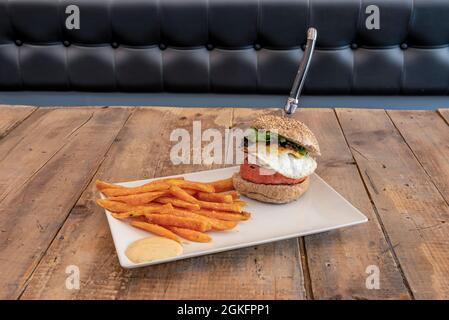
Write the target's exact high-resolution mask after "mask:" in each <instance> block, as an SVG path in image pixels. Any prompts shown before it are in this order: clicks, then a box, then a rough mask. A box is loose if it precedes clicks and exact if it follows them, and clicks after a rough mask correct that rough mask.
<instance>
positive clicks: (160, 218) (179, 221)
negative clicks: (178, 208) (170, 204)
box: [145, 214, 212, 232]
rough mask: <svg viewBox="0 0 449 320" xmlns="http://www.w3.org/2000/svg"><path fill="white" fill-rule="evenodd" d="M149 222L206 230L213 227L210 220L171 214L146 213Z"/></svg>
mask: <svg viewBox="0 0 449 320" xmlns="http://www.w3.org/2000/svg"><path fill="white" fill-rule="evenodd" d="M145 217H146V219H147V221H148V222H151V223H155V224H159V225H163V226H171V227H179V228H186V229H192V230H196V231H201V232H205V231H208V230H210V229H212V226H211V224H210V222H207V221H204V220H200V219H195V218H187V217H178V216H175V215H171V214H146V215H145Z"/></svg>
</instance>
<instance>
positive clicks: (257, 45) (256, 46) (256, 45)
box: [254, 43, 262, 50]
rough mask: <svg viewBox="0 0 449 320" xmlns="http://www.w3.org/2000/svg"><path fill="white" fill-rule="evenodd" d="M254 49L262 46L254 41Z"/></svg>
mask: <svg viewBox="0 0 449 320" xmlns="http://www.w3.org/2000/svg"><path fill="white" fill-rule="evenodd" d="M254 49H255V50H260V49H262V46H261V45H260V44H258V43H256V44H255V45H254Z"/></svg>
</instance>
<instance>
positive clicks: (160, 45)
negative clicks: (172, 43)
mask: <svg viewBox="0 0 449 320" xmlns="http://www.w3.org/2000/svg"><path fill="white" fill-rule="evenodd" d="M159 49H161V50H165V49H167V46H166V45H165V44H163V43H161V44H159Z"/></svg>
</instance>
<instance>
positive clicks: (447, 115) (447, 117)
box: [438, 109, 449, 125]
mask: <svg viewBox="0 0 449 320" xmlns="http://www.w3.org/2000/svg"><path fill="white" fill-rule="evenodd" d="M438 113H439V114H440V116H441V117H442V118H443V119H444V121H446V123H447V124H448V125H449V109H438Z"/></svg>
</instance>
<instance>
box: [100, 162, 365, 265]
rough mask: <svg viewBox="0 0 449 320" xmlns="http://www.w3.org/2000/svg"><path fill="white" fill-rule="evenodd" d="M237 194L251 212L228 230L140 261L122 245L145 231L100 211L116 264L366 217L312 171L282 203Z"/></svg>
mask: <svg viewBox="0 0 449 320" xmlns="http://www.w3.org/2000/svg"><path fill="white" fill-rule="evenodd" d="M238 170H239V168H238V167H230V168H224V169H218V170H209V171H201V172H195V173H187V174H183V176H184V177H185V178H186V179H188V180H194V181H202V182H209V181H214V180H219V179H225V178H229V177H231V176H232V175H233V174H234V173H235V172H237V171H238ZM177 176H179V175H177ZM158 179H160V178H158ZM152 180H155V179H149V180H140V181H132V182H124V183H119V184H120V185H122V186H126V187H135V186H139V185H142V184H144V183H147V182H149V181H152ZM242 198H244V200H245V201H247V202H248V206H247V207H245V211H248V212H251V214H252V216H251V219H249V220H248V221H243V222H241V223H239V225H238V226H237V227H236V228H234V229H233V230H228V231H220V232H210V235H211V236H212V241H211V242H210V243H195V242H188V243H185V244H183V247H184V252H183V254H181V255H179V256H176V257H171V258H166V259H159V260H153V261H148V262H143V263H133V262H131V261H130V260H129V259H128V258H127V256H126V255H125V250H126V248H127V247H128V245H129V244H130V243H131V242H133V241H135V240H138V239H141V238H144V237H148V236H151V234H149V233H148V232H145V231H142V230H139V229H136V228H133V227H131V226H129V225H128V224H127V223H126V222H124V221H120V220H117V219H115V218H113V217H112V216H111V214H110V212H108V211H106V215H107V219H108V223H109V227H110V228H111V233H112V238H113V239H114V244H115V248H116V250H117V255H118V258H119V261H120V265H121V266H122V267H124V268H137V267H144V266H149V265H153V264H159V263H164V262H169V261H175V260H180V259H186V258H191V257H196V256H201V255H206V254H211V253H216V252H222V251H227V250H233V249H238V248H243V247H249V246H255V245H258V244H262V243H267V242H273V241H279V240H284V239H289V238H295V237H299V236H305V235H309V234H313V233H319V232H323V231H329V230H333V229H337V228H342V227H348V226H353V225H356V224H359V223H364V222H366V221H367V220H368V219H367V218H366V216H365V215H363V214H362V213H361V212H360V211H359V210H357V209H356V208H355V207H354V206H352V205H351V204H350V203H349V202H348V201H347V200H346V199H344V198H343V197H342V196H341V195H340V194H338V193H337V192H336V191H335V190H334V189H332V187H330V186H329V185H328V184H327V183H326V182H325V181H324V180H323V179H321V178H320V177H319V176H318V175H316V174H313V175H312V176H311V181H310V188H309V190H308V191H307V192H306V193H305V194H304V195H303V196H302V197H301V198H300V199H299V200H297V201H294V202H291V203H288V204H282V205H278V204H267V203H262V202H258V201H255V200H252V199H248V198H245V197H242Z"/></svg>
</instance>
